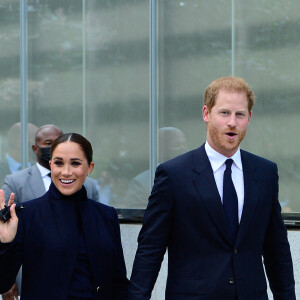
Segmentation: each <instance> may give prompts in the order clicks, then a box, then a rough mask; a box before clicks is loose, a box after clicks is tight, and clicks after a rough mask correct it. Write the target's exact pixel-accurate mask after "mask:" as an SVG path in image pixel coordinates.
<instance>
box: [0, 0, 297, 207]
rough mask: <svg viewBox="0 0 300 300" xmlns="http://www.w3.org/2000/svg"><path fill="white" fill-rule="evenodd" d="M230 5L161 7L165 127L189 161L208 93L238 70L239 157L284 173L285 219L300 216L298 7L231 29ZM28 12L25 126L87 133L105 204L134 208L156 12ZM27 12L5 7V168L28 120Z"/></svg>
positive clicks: (258, 8)
mask: <svg viewBox="0 0 300 300" xmlns="http://www.w3.org/2000/svg"><path fill="white" fill-rule="evenodd" d="M231 3H232V2H228V1H226V0H221V1H199V0H191V1H172V0H166V1H157V8H158V11H157V15H158V21H157V27H158V30H157V37H158V39H157V45H158V49H157V54H158V65H157V82H158V90H157V94H158V99H157V102H158V124H157V128H163V127H175V128H180V130H181V131H182V132H184V134H185V140H186V142H185V144H186V148H185V149H186V150H189V149H192V148H196V147H198V146H199V145H201V144H202V143H203V142H204V141H205V125H204V123H203V121H202V116H201V106H202V94H203V92H204V89H205V87H206V86H207V85H208V84H209V83H210V82H211V81H212V80H213V79H215V78H217V77H220V76H225V75H229V74H230V73H231V70H232V65H234V66H235V68H234V71H235V75H237V76H242V77H244V78H245V79H246V81H247V82H249V83H250V84H251V86H252V87H253V89H254V91H255V93H256V95H257V103H256V105H255V107H254V114H253V120H252V121H251V126H250V127H249V130H248V133H247V135H248V136H247V139H245V142H243V145H242V148H244V149H246V150H249V151H251V152H254V153H257V154H258V155H261V156H264V157H266V158H269V159H271V160H273V161H275V162H277V163H278V167H279V177H280V195H279V196H280V201H281V204H282V208H283V211H285V212H300V201H299V200H298V196H297V195H298V182H299V179H300V157H299V154H298V153H299V149H300V142H299V140H300V139H298V138H297V137H298V128H299V124H298V123H299V122H300V121H299V117H298V115H299V113H298V109H300V104H299V103H300V102H299V99H298V98H299V97H298V95H299V92H298V90H299V87H298V85H299V76H300V75H299V68H300V66H299V63H298V61H299V59H298V56H299V51H298V44H299V41H298V32H299V22H298V11H299V9H300V2H299V1H297V0H292V1H289V2H288V3H287V2H276V3H271V2H270V3H267V2H266V1H264V2H260V3H259V4H258V2H257V1H254V0H249V1H245V0H243V1H238V2H237V1H236V5H235V11H234V18H232V7H231ZM27 4H28V7H27V20H28V30H27V32H28V33H27V34H28V36H27V44H28V80H27V82H28V87H27V90H28V121H29V122H30V123H32V124H35V125H37V126H41V125H43V124H47V123H54V124H56V125H57V126H59V127H60V128H62V129H63V131H64V132H68V131H75V132H79V133H83V132H84V134H86V136H87V138H88V139H89V140H91V142H92V144H93V147H94V150H95V151H94V152H95V153H94V158H95V163H96V167H95V170H94V172H93V177H94V178H95V179H96V180H97V181H98V182H99V185H100V194H101V195H102V197H101V198H102V201H103V202H104V203H107V204H110V205H114V206H116V207H120V208H122V207H127V206H129V201H128V197H127V195H128V186H129V185H130V184H131V179H132V178H134V177H136V176H137V174H143V173H142V172H144V171H145V170H148V168H149V156H150V153H149V149H150V145H149V128H150V123H149V122H150V119H149V78H150V77H149V55H150V53H149V46H150V45H149V41H150V36H149V32H150V30H149V28H150V27H149V26H150V18H149V15H150V11H149V9H150V7H149V1H148V0H124V1H115V0H105V1H97V0H89V1H79V0H78V1H77V0H76V1H74V0H65V1H58V0H43V1H27ZM237 4H238V5H237ZM19 6H20V2H19V1H16V0H9V1H8V0H5V1H2V2H1V5H0V23H1V27H0V28H1V30H0V46H1V52H0V66H1V68H0V105H1V110H0V158H1V160H0V162H3V161H4V159H5V154H6V152H7V148H8V140H7V132H8V130H9V128H10V127H11V126H12V125H13V124H15V123H17V122H19V121H20V68H19V64H20V61H19V54H20V53H19V51H20V49H19V45H20V28H19V24H20V23H19V15H20V14H19V13H20V11H19V9H20V7H19ZM232 20H234V22H235V23H234V24H232V22H233V21H232ZM233 26H234V29H235V31H233ZM233 34H234V36H233ZM232 38H234V41H235V51H234V53H233V52H232ZM233 54H234V55H235V56H234V57H233V60H234V61H232V55H233ZM158 144H160V143H158ZM159 146H160V145H159ZM29 150H30V149H29ZM158 150H159V152H161V149H158ZM28 153H30V151H28ZM159 160H160V158H159ZM161 160H163V159H161ZM148 179H149V175H147V174H146V175H145V179H144V180H143V181H144V182H146V186H147V193H146V194H147V196H146V194H145V195H143V196H139V197H138V198H139V201H140V202H139V203H143V204H136V205H137V206H138V207H145V205H146V202H147V198H148V196H149V193H150V184H149V183H147V182H150V180H148ZM130 198H131V199H133V197H130ZM145 199H146V200H145Z"/></svg>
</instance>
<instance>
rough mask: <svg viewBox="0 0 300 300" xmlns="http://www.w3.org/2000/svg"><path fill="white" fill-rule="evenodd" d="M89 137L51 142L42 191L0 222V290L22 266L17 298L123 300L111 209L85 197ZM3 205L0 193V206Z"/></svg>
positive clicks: (124, 290) (117, 235) (121, 259)
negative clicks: (48, 168)
mask: <svg viewBox="0 0 300 300" xmlns="http://www.w3.org/2000/svg"><path fill="white" fill-rule="evenodd" d="M92 155H93V150H92V146H91V144H90V142H89V141H88V140H87V139H85V138H84V137H83V136H81V135H79V134H76V133H67V134H64V135H62V136H60V137H59V138H58V139H57V140H56V141H55V142H54V144H53V145H52V147H51V161H50V165H51V178H52V183H51V186H50V189H49V191H48V192H47V193H46V194H45V195H44V196H42V197H40V198H37V199H34V200H31V201H28V202H26V203H23V206H24V208H23V209H21V210H19V211H18V213H17V214H16V211H15V204H13V201H14V195H13V194H12V195H11V197H10V200H9V203H8V204H9V205H11V207H10V213H11V219H9V221H7V222H2V221H0V242H1V243H0V293H4V292H6V291H7V290H9V289H10V288H11V286H12V285H13V283H14V281H15V277H16V275H17V272H18V270H19V268H20V266H21V265H22V266H23V273H22V292H21V300H40V299H43V300H48V299H49V300H53V299H55V300H80V299H81V300H92V299H99V300H100V299H101V300H123V299H125V298H126V295H127V285H128V280H127V278H126V268H125V263H124V257H123V250H122V245H121V239H120V227H119V222H118V216H117V213H116V211H115V209H114V208H112V207H109V206H105V205H103V204H101V203H98V202H96V201H93V200H90V199H88V198H87V195H86V190H85V187H84V186H83V183H84V181H85V179H86V176H88V175H89V173H91V171H92V170H93V168H94V162H93V160H92ZM4 204H5V200H4V194H3V191H2V190H1V192H0V208H3V207H4Z"/></svg>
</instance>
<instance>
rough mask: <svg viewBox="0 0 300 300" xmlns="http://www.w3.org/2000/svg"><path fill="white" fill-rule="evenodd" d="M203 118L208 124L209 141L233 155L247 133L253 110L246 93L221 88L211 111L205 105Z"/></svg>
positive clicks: (227, 154) (211, 144) (222, 152)
mask: <svg viewBox="0 0 300 300" xmlns="http://www.w3.org/2000/svg"><path fill="white" fill-rule="evenodd" d="M202 114H203V120H204V121H205V123H206V124H207V142H208V143H209V145H210V146H211V147H212V148H213V149H214V150H216V151H218V152H219V153H221V154H222V155H224V156H226V157H231V156H232V155H233V154H234V153H235V152H236V151H237V149H238V147H239V145H240V143H241V141H242V140H243V138H244V137H245V135H246V131H247V127H248V124H249V122H250V118H251V112H250V113H249V111H248V101H247V97H246V94H245V93H239V92H227V91H224V90H221V91H220V92H219V94H218V96H217V98H216V103H215V105H214V107H213V108H212V109H211V111H210V112H209V110H208V108H207V106H204V107H203V111H202Z"/></svg>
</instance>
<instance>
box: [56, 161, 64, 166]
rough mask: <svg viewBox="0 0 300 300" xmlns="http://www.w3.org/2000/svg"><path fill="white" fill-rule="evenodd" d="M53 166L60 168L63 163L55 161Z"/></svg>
mask: <svg viewBox="0 0 300 300" xmlns="http://www.w3.org/2000/svg"><path fill="white" fill-rule="evenodd" d="M54 164H55V165H57V166H61V165H62V164H63V163H62V162H61V161H58V160H57V161H55V162H54Z"/></svg>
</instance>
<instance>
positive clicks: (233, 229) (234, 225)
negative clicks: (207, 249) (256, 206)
mask: <svg viewBox="0 0 300 300" xmlns="http://www.w3.org/2000/svg"><path fill="white" fill-rule="evenodd" d="M232 163H233V160H232V159H227V160H226V161H225V164H226V170H225V171H224V179H223V209H224V213H225V217H226V221H227V224H228V228H229V233H230V237H231V241H232V243H233V244H234V243H235V239H236V234H237V231H238V226H239V221H238V198H237V194H236V190H235V188H234V185H233V182H232V178H231V166H232Z"/></svg>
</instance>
